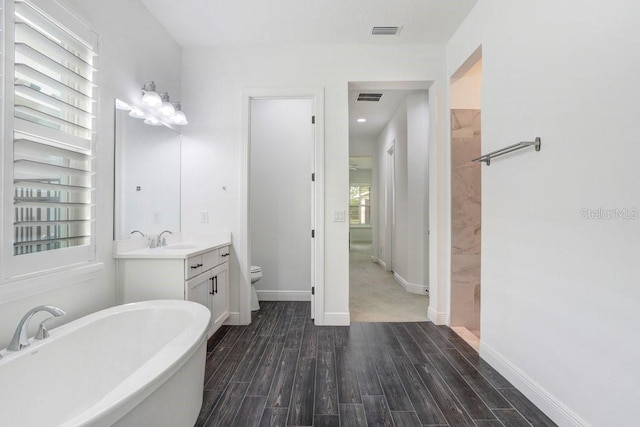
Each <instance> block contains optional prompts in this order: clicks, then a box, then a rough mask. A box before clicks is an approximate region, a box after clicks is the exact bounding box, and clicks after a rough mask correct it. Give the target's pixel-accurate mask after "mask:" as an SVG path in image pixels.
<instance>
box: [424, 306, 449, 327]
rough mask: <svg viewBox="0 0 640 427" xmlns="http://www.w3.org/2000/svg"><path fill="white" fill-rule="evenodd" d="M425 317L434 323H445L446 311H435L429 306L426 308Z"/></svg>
mask: <svg viewBox="0 0 640 427" xmlns="http://www.w3.org/2000/svg"><path fill="white" fill-rule="evenodd" d="M427 318H428V319H429V320H431V321H432V322H433V323H434V324H436V325H446V324H447V323H448V322H447V313H445V312H443V311H435V310H434V309H433V308H431V307H429V309H428V310H427Z"/></svg>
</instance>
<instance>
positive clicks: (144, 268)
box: [118, 246, 230, 336]
mask: <svg viewBox="0 0 640 427" xmlns="http://www.w3.org/2000/svg"><path fill="white" fill-rule="evenodd" d="M229 249H230V248H229V246H222V247H219V248H215V249H211V250H205V251H200V252H199V253H197V254H195V255H184V256H182V257H176V258H167V255H165V257H163V258H150V257H147V258H131V259H129V258H124V259H119V260H118V279H119V282H120V284H121V286H120V295H121V297H120V300H121V301H122V302H123V303H129V302H136V301H145V300H151V299H186V300H189V301H194V302H198V303H200V304H202V305H204V306H206V307H208V308H209V310H211V325H210V328H209V333H208V334H207V335H208V336H211V335H213V333H214V332H215V331H216V330H217V329H218V328H219V327H220V326H221V325H222V324H223V323H224V321H225V320H227V318H228V317H229Z"/></svg>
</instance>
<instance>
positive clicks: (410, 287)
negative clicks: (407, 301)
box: [393, 271, 427, 295]
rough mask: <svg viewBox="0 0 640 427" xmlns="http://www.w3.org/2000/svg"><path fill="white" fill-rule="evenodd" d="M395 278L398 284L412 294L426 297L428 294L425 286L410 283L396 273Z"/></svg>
mask: <svg viewBox="0 0 640 427" xmlns="http://www.w3.org/2000/svg"><path fill="white" fill-rule="evenodd" d="M393 278H394V279H396V282H398V283H399V284H400V286H402V288H403V289H404V290H405V291H407V292H409V293H410V294H419V295H426V294H427V287H426V286H424V285H418V284H416V283H409V282H407V281H406V280H405V278H404V277H402V276H401V275H399V274H398V273H396V272H395V271H394V272H393Z"/></svg>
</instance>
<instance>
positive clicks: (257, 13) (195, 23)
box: [142, 0, 477, 47]
mask: <svg viewBox="0 0 640 427" xmlns="http://www.w3.org/2000/svg"><path fill="white" fill-rule="evenodd" d="M142 2H143V3H144V4H145V6H146V7H147V8H148V9H149V11H150V12H151V13H152V14H153V15H154V16H155V17H156V18H157V19H158V21H159V22H160V24H162V26H163V27H164V28H166V29H167V31H168V32H169V33H170V34H171V35H172V36H173V38H174V39H175V40H176V41H177V42H178V43H179V44H180V45H181V46H183V47H194V46H241V45H277V44H338V43H342V44H350V43H357V44H361V43H402V44H405V43H406V44H409V43H425V44H444V43H445V42H447V41H448V40H449V38H450V37H451V36H452V35H453V33H454V32H455V30H456V29H457V28H458V26H459V25H460V24H461V23H462V21H463V20H464V18H465V17H466V16H467V14H468V13H469V11H470V10H471V8H472V7H473V6H474V5H475V4H476V2H477V0H393V1H390V0H269V1H265V0H233V1H221V0H180V1H176V0H142ZM373 26H400V27H401V31H400V33H399V34H398V35H397V36H372V35H370V33H371V28H372V27H373Z"/></svg>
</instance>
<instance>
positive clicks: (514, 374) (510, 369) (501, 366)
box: [480, 341, 589, 426]
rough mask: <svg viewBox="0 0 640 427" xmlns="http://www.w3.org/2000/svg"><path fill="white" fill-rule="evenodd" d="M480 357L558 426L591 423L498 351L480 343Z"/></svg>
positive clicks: (482, 342)
mask: <svg viewBox="0 0 640 427" xmlns="http://www.w3.org/2000/svg"><path fill="white" fill-rule="evenodd" d="M480 357H482V358H483V359H484V360H485V361H486V362H487V363H489V365H491V366H492V367H493V368H494V369H495V370H496V371H498V372H499V373H500V374H502V375H503V376H504V377H505V378H506V379H507V380H508V381H509V382H511V384H513V385H514V386H515V387H516V388H517V389H518V390H520V391H521V392H522V394H524V395H525V396H526V397H527V398H528V399H529V400H530V401H531V402H533V403H534V404H535V405H536V406H537V407H538V408H540V410H542V412H544V413H545V414H546V415H547V416H548V417H549V418H551V419H552V420H553V421H554V422H556V423H557V424H558V425H562V426H565V425H566V426H587V425H589V423H588V422H587V421H586V420H584V419H582V418H581V417H580V416H579V415H578V414H576V413H575V412H573V411H572V410H571V409H569V408H568V407H567V406H566V405H565V404H564V403H562V402H561V401H560V400H558V399H557V398H556V397H555V396H553V395H552V394H551V393H549V392H548V391H547V390H546V389H545V388H543V387H542V386H541V385H540V384H538V383H537V382H536V381H535V380H534V379H533V378H531V377H530V376H529V375H527V374H526V373H524V372H523V371H522V370H520V369H519V368H518V367H517V366H515V365H513V364H512V363H511V362H510V361H509V360H507V359H506V358H505V357H503V356H502V355H501V354H500V353H499V352H498V351H496V350H495V349H493V348H492V347H491V346H489V345H487V344H486V343H485V342H484V341H480Z"/></svg>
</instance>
